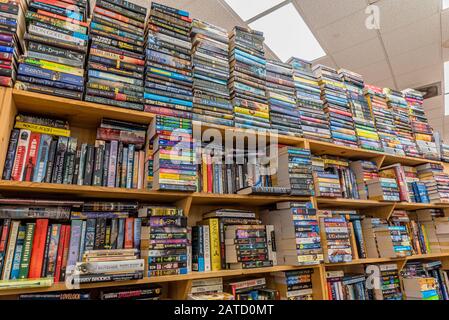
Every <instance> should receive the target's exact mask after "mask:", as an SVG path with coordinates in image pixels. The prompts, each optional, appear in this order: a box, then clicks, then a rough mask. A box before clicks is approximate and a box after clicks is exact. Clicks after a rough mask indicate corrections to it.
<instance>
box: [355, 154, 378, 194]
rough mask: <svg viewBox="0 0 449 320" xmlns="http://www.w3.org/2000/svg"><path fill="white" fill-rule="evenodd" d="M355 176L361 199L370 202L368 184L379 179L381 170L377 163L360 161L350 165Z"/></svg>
mask: <svg viewBox="0 0 449 320" xmlns="http://www.w3.org/2000/svg"><path fill="white" fill-rule="evenodd" d="M349 166H350V168H351V169H352V172H353V173H354V175H355V181H356V183H357V191H358V193H359V199H361V200H368V198H369V195H368V182H369V181H371V180H378V179H379V170H378V168H377V165H376V163H375V162H372V161H366V160H358V161H352V162H351V163H350V164H349Z"/></svg>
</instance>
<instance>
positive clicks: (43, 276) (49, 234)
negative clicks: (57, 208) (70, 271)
mask: <svg viewBox="0 0 449 320" xmlns="http://www.w3.org/2000/svg"><path fill="white" fill-rule="evenodd" d="M50 238H51V225H49V226H48V229H47V240H45V251H44V263H43V265H42V272H41V276H42V278H45V277H46V276H47V264H48V250H49V249H50Z"/></svg>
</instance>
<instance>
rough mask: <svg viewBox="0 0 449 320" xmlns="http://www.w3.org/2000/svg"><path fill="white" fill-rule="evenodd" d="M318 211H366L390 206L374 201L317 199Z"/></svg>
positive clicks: (388, 203)
mask: <svg viewBox="0 0 449 320" xmlns="http://www.w3.org/2000/svg"><path fill="white" fill-rule="evenodd" d="M317 203H318V207H319V209H325V208H346V209H366V208H376V207H385V206H388V205H391V204H392V203H391V202H380V201H375V200H357V199H337V198H317Z"/></svg>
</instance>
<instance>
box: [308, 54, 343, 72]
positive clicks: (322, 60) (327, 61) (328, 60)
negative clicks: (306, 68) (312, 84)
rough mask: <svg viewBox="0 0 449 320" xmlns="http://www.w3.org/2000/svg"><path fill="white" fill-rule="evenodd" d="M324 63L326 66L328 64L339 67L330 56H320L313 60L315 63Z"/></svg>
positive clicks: (335, 67)
mask: <svg viewBox="0 0 449 320" xmlns="http://www.w3.org/2000/svg"><path fill="white" fill-rule="evenodd" d="M317 64H322V65H324V66H328V67H331V68H334V69H338V66H337V65H336V64H335V63H334V61H333V60H332V59H331V57H329V56H324V57H322V58H318V59H316V60H314V61H313V65H314V66H316V65H317Z"/></svg>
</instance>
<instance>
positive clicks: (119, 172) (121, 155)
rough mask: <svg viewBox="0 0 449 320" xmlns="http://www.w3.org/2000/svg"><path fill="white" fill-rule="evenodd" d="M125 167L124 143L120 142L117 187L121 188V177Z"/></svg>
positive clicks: (116, 175) (116, 176) (116, 177)
mask: <svg viewBox="0 0 449 320" xmlns="http://www.w3.org/2000/svg"><path fill="white" fill-rule="evenodd" d="M122 166H123V142H120V143H119V145H118V151H117V165H116V174H115V187H116V188H120V177H121V173H122Z"/></svg>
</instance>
